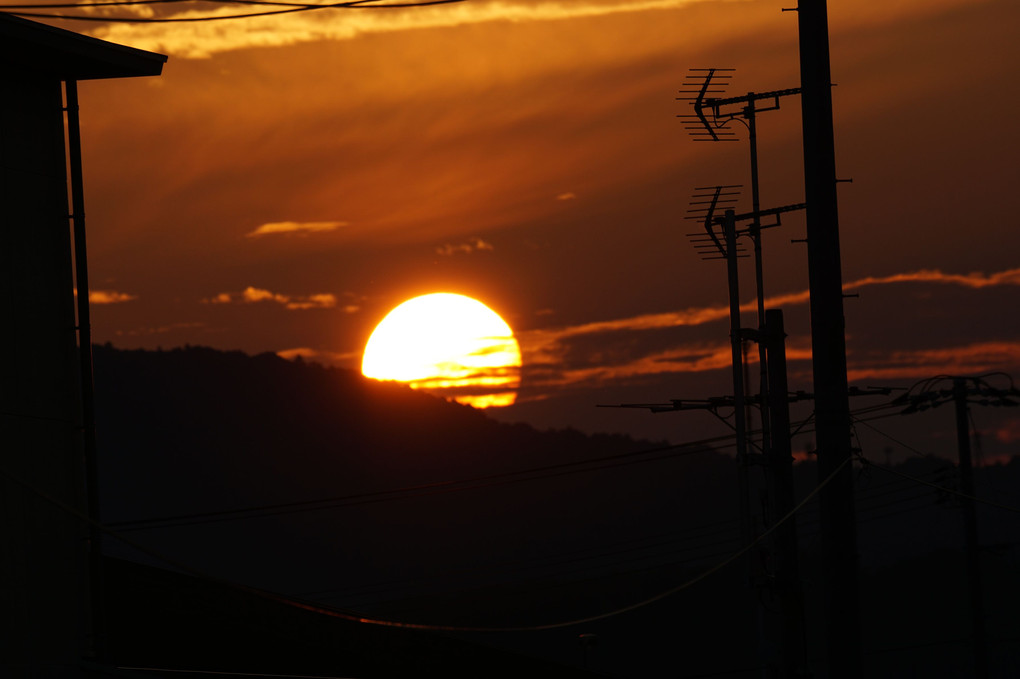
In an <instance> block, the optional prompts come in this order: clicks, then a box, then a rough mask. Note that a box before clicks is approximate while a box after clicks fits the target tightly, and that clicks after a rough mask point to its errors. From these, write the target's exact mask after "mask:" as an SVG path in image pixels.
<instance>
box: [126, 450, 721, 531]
mask: <svg viewBox="0 0 1020 679" xmlns="http://www.w3.org/2000/svg"><path fill="white" fill-rule="evenodd" d="M732 439H733V435H732V434H726V435H722V436H716V437H711V438H705V439H700V440H697V441H688V442H686V443H680V444H676V445H670V446H660V447H657V448H649V449H645V450H639V451H633V452H629V453H617V454H614V455H605V456H603V457H598V458H593V459H590V460H576V461H574V462H561V463H557V464H551V465H544V466H541V467H532V468H530V469H521V470H518V471H511V472H501V473H497V474H488V475H484V476H475V477H470V478H465V479H457V480H451V481H437V482H434V483H425V484H418V485H412V486H405V487H402V488H393V489H390V490H379V491H371V492H367V493H354V494H351V495H341V496H334V497H328V498H320V499H316V500H300V501H295V502H281V503H275V504H265V505H253V506H250V507H242V508H237V509H225V510H221V511H215V512H195V513H191V514H178V515H172V516H163V517H156V518H149V519H136V520H131V521H117V522H111V523H110V524H109V525H110V526H111V527H113V528H117V529H118V530H123V531H134V530H141V529H144V528H168V527H176V526H184V525H192V524H196V523H213V522H219V521H231V520H239V519H248V518H256V517H262V516H278V515H281V514H292V513H298V512H306V511H317V510H321V509H332V508H334V507H349V506H355V505H362V504H371V503H375V502H385V501H389V500H404V499H411V498H416V497H424V496H429V495H439V494H445V493H452V492H460V491H465V490H477V489H481V488H490V487H493V486H499V485H508V484H513V483H521V482H525V481H536V480H540V479H547V478H553V477H557V476H565V475H568V474H577V473H583V472H591V471H601V470H603V469H611V468H614V467H620V466H626V465H629V464H639V463H643V462H655V461H659V460H666V459H671V458H675V457H680V456H686V455H695V454H698V453H706V452H715V450H716V449H714V448H710V447H708V446H709V445H711V444H718V443H726V442H728V441H732ZM670 451H672V452H670ZM656 453H669V454H666V455H657V456H655V457H647V456H651V455H655V454H656Z"/></svg>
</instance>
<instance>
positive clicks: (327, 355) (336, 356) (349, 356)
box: [276, 347, 361, 366]
mask: <svg viewBox="0 0 1020 679" xmlns="http://www.w3.org/2000/svg"><path fill="white" fill-rule="evenodd" d="M276 355H277V356H279V357H280V358H285V359H287V360H288V361H293V360H296V359H301V360H303V361H316V362H318V363H324V364H326V365H337V366H349V365H350V364H351V362H352V361H356V360H358V359H360V358H361V353H360V352H353V351H349V352H346V353H343V352H337V351H325V350H323V349H312V348H311V347H294V348H293V349H283V350H282V351H277V352H276Z"/></svg>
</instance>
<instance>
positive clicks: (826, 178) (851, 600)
mask: <svg viewBox="0 0 1020 679" xmlns="http://www.w3.org/2000/svg"><path fill="white" fill-rule="evenodd" d="M797 16H798V28H799V34H800V80H801V82H800V90H801V114H802V117H803V120H802V127H803V140H804V197H805V203H807V208H806V211H807V248H808V289H809V291H810V295H811V300H810V309H811V352H812V372H813V376H814V391H815V420H816V423H817V424H816V436H817V455H818V478H819V479H825V478H827V477H828V476H829V475H830V474H833V473H834V472H835V473H836V475H835V477H834V478H833V479H832V480H831V482H830V483H829V484H828V485H827V486H826V487H825V488H823V489H822V491H821V493H820V496H819V505H820V520H821V526H820V533H821V551H822V567H821V570H820V573H821V577H822V578H823V590H824V597H825V612H826V622H825V637H826V659H827V662H826V666H827V667H828V676H829V677H830V678H832V679H843V678H846V679H850V678H855V677H860V676H861V622H860V596H859V594H860V584H859V580H858V556H857V526H856V512H855V509H854V495H853V466H852V465H850V464H847V461H848V460H849V459H850V457H851V454H852V450H851V445H850V402H849V398H848V396H847V386H848V384H847V375H846V328H845V321H844V317H843V274H842V269H841V265H840V254H839V210H838V207H837V200H836V160H835V133H834V131H833V123H832V91H831V88H832V80H831V75H830V69H829V25H828V13H827V9H826V2H825V0H799V3H798V7H797ZM837 470H839V471H837Z"/></svg>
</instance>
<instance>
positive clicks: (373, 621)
mask: <svg viewBox="0 0 1020 679" xmlns="http://www.w3.org/2000/svg"><path fill="white" fill-rule="evenodd" d="M850 461H851V458H847V459H846V460H844V461H843V462H842V463H841V464H840V465H839V466H838V467H836V468H835V469H834V470H833V471H832V473H831V474H829V476H828V477H826V478H825V479H824V480H823V481H822V482H821V483H819V484H818V485H817V486H816V487H815V488H814V489H813V490H812V491H811V492H810V493H808V494H807V495H806V496H805V497H804V499H802V500H801V501H800V502H799V503H798V504H797V505H796V506H795V507H794V508H793V509H791V510H790V511H789V512H787V514H786V515H785V516H783V517H782V518H780V519H779V520H778V521H776V522H775V523H774V524H773V525H772V526H771V527H769V528H768V529H767V530H765V531H763V532H762V533H761V534H760V535H758V537H756V538H755V539H754V540H752V541H751V542H749V543H748V544H746V545H745V546H744V547H742V548H741V549H739V550H737V551H735V552H733V553H732V554H730V555H729V556H728V557H726V558H725V559H723V560H722V561H720V562H718V563H717V564H715V565H714V566H712V567H711V568H708V569H706V570H705V571H702V572H701V573H700V574H699V575H697V576H695V577H693V578H691V579H689V580H687V581H686V582H684V583H682V584H680V585H677V586H675V587H672V588H669V589H667V590H665V591H663V592H660V593H659V594H656V595H654V596H651V597H648V598H646V599H643V600H641V601H638V602H636V603H634V604H630V605H628V606H623V607H619V608H616V609H614V610H611V611H608V612H605V613H601V614H597V615H590V616H586V617H583V618H576V619H572V620H566V621H562V622H554V623H547V624H537V625H527V626H507V627H480V626H458V625H431V624H425V623H409V622H403V621H398V620H386V619H379V618H370V617H365V616H359V615H356V614H352V613H347V612H343V611H339V610H336V609H332V608H326V607H323V606H320V605H316V604H312V603H308V602H304V601H299V600H297V599H293V598H291V597H286V596H283V595H280V594H275V593H273V592H268V591H265V590H260V589H256V588H253V587H247V586H245V585H241V584H239V583H235V582H231V581H228V580H223V579H221V578H216V577H211V576H209V575H206V574H204V573H202V572H201V571H199V570H197V569H195V568H192V567H190V566H186V565H184V564H182V563H180V562H178V561H176V560H174V559H171V558H170V557H167V556H166V555H164V554H162V553H160V552H159V551H157V550H153V549H150V548H148V547H145V546H144V545H141V544H139V543H137V542H135V541H134V540H132V539H131V538H128V537H127V536H125V535H123V534H122V533H120V532H118V531H115V530H113V529H111V528H110V527H108V526H105V525H103V524H101V523H99V522H98V521H96V520H95V519H93V518H91V517H89V516H87V515H86V514H84V513H82V512H80V511H78V510H77V509H75V508H74V507H71V506H69V505H67V504H66V503H64V502H62V501H60V500H58V499H56V498H54V497H53V496H51V495H49V494H48V493H45V492H43V491H41V490H39V489H38V488H36V487H35V486H33V485H32V484H30V483H28V482H27V481H25V480H23V479H21V478H19V477H18V476H16V475H14V474H11V473H10V472H9V471H7V470H6V469H5V468H3V467H0V476H3V477H5V478H7V479H8V480H10V481H13V482H15V483H17V484H19V485H21V486H22V487H24V488H25V489H27V490H29V491H30V492H32V493H33V494H35V495H37V496H38V497H40V498H42V499H43V500H45V501H47V502H49V503H50V504H52V505H54V506H55V507H57V508H58V509H60V510H62V511H64V512H66V513H68V514H70V515H71V516H73V517H75V518H77V519H78V520H80V521H83V522H85V523H87V524H89V525H91V526H94V527H96V528H97V529H99V530H101V531H102V532H104V533H106V534H108V535H110V536H111V537H113V538H115V539H117V540H119V541H121V542H123V543H125V544H127V545H128V546H130V547H133V548H135V549H138V550H139V551H141V552H142V553H144V554H147V555H149V556H152V557H154V558H156V559H158V560H159V561H161V562H163V563H165V564H167V565H170V566H173V567H174V568H178V569H180V570H181V571H183V572H185V573H189V574H192V575H195V576H196V577H200V578H202V579H205V580H207V581H210V582H215V583H217V584H220V585H223V586H225V587H230V588H232V589H235V590H238V591H242V592H245V593H248V594H251V595H254V596H258V597H260V598H263V599H266V600H270V601H275V602H277V603H281V604H284V605H288V606H291V607H292V608H296V609H299V610H306V611H309V612H313V613H318V614H321V615H325V616H328V617H334V618H339V619H343V620H347V621H350V622H356V623H361V624H369V625H376V626H381V627H395V628H403V629H418V630H431V631H439V632H537V631H543V630H550V629H560V628H564V627H572V626H574V625H580V624H585V623H590V622H595V621H597V620H604V619H606V618H610V617H615V616H617V615H621V614H623V613H628V612H630V611H633V610H637V609H639V608H643V607H645V606H648V605H650V604H652V603H655V602H657V601H660V600H662V599H665V598H666V597H669V596H672V595H673V594H676V593H678V592H681V591H683V590H685V589H688V588H690V587H692V586H694V585H696V584H698V583H699V582H701V581H702V580H705V579H706V578H708V577H709V576H711V575H713V574H715V573H716V572H718V571H720V570H722V569H723V568H725V567H726V566H728V565H729V564H731V563H733V562H734V561H736V560H737V559H739V558H741V557H742V556H744V555H745V554H746V553H747V552H749V551H750V550H751V549H753V548H754V547H755V546H756V545H757V544H758V543H759V542H761V541H762V540H764V539H765V538H767V537H768V536H769V535H771V534H772V533H773V532H774V531H775V530H776V529H778V528H779V527H780V526H781V525H783V524H785V523H786V521H789V520H790V519H792V518H793V517H794V516H795V515H796V514H797V512H799V511H800V510H801V509H802V508H803V507H804V506H805V505H807V503H808V502H810V501H811V500H812V499H813V498H814V496H815V495H817V494H818V493H819V492H820V491H821V490H822V489H823V488H824V487H825V486H826V485H827V484H828V483H829V482H831V481H832V479H833V478H835V477H836V475H837V473H838V472H840V471H841V470H842V469H843V467H844V466H846V465H847V464H848V463H850Z"/></svg>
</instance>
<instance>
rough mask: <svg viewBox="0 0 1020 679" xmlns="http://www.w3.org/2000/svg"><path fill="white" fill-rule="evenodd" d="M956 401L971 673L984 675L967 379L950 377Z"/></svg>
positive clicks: (978, 678)
mask: <svg viewBox="0 0 1020 679" xmlns="http://www.w3.org/2000/svg"><path fill="white" fill-rule="evenodd" d="M953 400H954V401H955V404H956V446H957V450H958V452H959V455H960V489H961V490H962V491H963V493H964V497H963V498H961V501H962V504H963V522H964V530H965V531H966V541H967V542H966V544H967V586H968V589H969V591H970V611H971V625H972V631H973V634H974V677H975V678H976V679H987V678H988V656H987V654H986V646H987V642H986V639H985V614H984V595H983V592H982V588H981V558H980V552H979V545H978V533H977V508H976V507H975V506H974V500H973V499H972V498H973V497H974V470H973V467H972V464H971V456H970V423H969V418H968V417H967V416H968V412H967V410H968V408H967V381H966V379H964V378H962V377H957V378H954V379H953Z"/></svg>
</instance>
